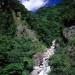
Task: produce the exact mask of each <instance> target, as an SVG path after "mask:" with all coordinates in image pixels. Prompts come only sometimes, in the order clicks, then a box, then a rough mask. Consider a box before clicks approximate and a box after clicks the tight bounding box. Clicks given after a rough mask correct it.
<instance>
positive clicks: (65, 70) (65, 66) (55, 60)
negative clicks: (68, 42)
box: [49, 48, 74, 75]
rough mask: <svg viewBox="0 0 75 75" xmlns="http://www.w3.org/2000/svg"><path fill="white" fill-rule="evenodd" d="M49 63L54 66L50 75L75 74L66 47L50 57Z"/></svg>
mask: <svg viewBox="0 0 75 75" xmlns="http://www.w3.org/2000/svg"><path fill="white" fill-rule="evenodd" d="M49 64H50V65H51V66H52V72H51V73H50V75H63V74H65V75H74V72H73V71H72V70H74V68H73V67H72V64H71V61H70V58H69V56H68V55H67V54H66V50H65V49H64V48H62V49H60V50H59V51H57V52H56V54H55V55H54V56H52V57H51V58H50V61H49ZM72 72H73V73H72Z"/></svg>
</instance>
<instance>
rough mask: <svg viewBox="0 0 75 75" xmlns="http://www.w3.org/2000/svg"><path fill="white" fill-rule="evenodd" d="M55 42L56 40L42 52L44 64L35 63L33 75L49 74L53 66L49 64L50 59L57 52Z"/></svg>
mask: <svg viewBox="0 0 75 75" xmlns="http://www.w3.org/2000/svg"><path fill="white" fill-rule="evenodd" d="M55 42H56V40H53V41H52V46H51V47H50V48H48V49H47V50H46V51H45V52H44V53H43V54H42V56H43V57H42V64H40V65H34V67H33V71H32V72H31V75H48V73H49V72H50V71H51V66H50V65H48V60H49V58H50V57H51V56H52V55H53V54H54V52H55Z"/></svg>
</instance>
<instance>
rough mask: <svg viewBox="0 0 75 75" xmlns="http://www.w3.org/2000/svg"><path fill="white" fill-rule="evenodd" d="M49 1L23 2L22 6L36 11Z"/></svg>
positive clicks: (24, 0) (32, 0)
mask: <svg viewBox="0 0 75 75" xmlns="http://www.w3.org/2000/svg"><path fill="white" fill-rule="evenodd" d="M47 2H48V0H22V4H23V5H24V6H25V8H27V10H29V11H36V10H38V9H39V8H41V7H43V6H45V5H46V3H47Z"/></svg>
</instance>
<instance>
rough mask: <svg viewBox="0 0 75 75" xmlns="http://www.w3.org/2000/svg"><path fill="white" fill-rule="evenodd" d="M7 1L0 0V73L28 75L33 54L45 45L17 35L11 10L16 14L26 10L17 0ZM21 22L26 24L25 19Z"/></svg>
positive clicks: (4, 74)
mask: <svg viewBox="0 0 75 75" xmlns="http://www.w3.org/2000/svg"><path fill="white" fill-rule="evenodd" d="M8 1H9V0H8ZM8 1H7V2H4V1H3V0H2V1H0V4H1V5H0V6H1V9H0V75H29V72H31V71H32V69H33V59H32V58H33V54H34V53H36V52H37V51H42V50H43V49H44V48H45V47H44V45H42V44H41V43H40V42H39V41H38V42H37V43H33V42H32V40H31V39H30V38H29V37H28V36H27V35H25V36H23V37H21V38H19V37H18V36H17V34H16V32H17V23H16V22H15V20H14V18H13V12H14V13H15V14H14V16H17V12H21V13H23V12H24V13H27V10H26V9H25V8H24V6H23V5H21V4H20V3H19V1H18V0H10V2H8ZM2 3H4V4H3V5H2ZM6 4H7V5H6ZM21 21H22V20H21ZM22 22H23V21H22ZM23 24H25V25H27V23H26V22H25V21H24V23H23ZM24 33H25V32H24Z"/></svg>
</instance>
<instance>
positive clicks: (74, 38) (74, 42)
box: [69, 36, 75, 45]
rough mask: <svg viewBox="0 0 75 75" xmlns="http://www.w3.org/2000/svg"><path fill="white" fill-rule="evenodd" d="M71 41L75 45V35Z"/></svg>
mask: <svg viewBox="0 0 75 75" xmlns="http://www.w3.org/2000/svg"><path fill="white" fill-rule="evenodd" d="M69 42H70V43H71V44H74V45H75V36H73V37H71V38H70V40H69Z"/></svg>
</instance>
